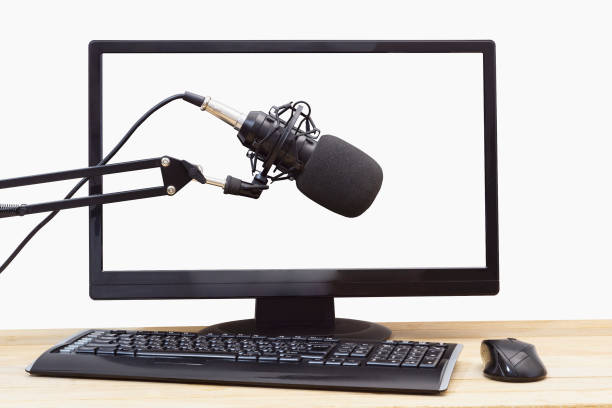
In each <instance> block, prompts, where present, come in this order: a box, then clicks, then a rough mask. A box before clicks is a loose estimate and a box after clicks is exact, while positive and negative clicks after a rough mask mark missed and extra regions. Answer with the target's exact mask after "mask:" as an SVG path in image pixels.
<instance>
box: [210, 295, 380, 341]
mask: <svg viewBox="0 0 612 408" xmlns="http://www.w3.org/2000/svg"><path fill="white" fill-rule="evenodd" d="M202 332H203V333H219V334H220V333H229V334H241V333H242V334H258V335H262V336H281V335H284V336H317V337H335V338H341V339H364V340H366V339H367V340H386V339H388V338H389V336H390V335H391V330H389V329H388V328H386V327H385V326H382V325H380V324H376V323H370V322H366V321H362V320H353V319H339V318H336V316H335V312H334V298H333V297H266V298H257V299H256V301H255V318H254V319H246V320H235V321H232V322H225V323H219V324H216V325H214V326H209V327H207V328H205V329H203V330H202Z"/></svg>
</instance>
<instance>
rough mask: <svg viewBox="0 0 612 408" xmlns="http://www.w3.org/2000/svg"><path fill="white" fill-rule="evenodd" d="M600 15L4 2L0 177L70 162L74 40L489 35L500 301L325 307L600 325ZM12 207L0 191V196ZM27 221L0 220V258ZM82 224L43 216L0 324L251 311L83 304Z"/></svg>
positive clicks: (61, 188)
mask: <svg viewBox="0 0 612 408" xmlns="http://www.w3.org/2000/svg"><path fill="white" fill-rule="evenodd" d="M609 15H610V10H609V6H608V4H607V3H606V2H589V1H583V2H572V3H570V2H559V1H555V2H552V1H550V2H537V3H536V2H520V1H512V2H503V3H502V2H487V1H481V2H474V1H471V2H460V3H458V2H452V1H448V2H441V1H429V2H422V3H414V2H397V3H390V2H384V1H379V2H376V3H375V4H373V3H371V2H355V1H351V2H333V3H332V2H325V3H321V4H317V3H316V2H313V1H310V2H308V3H307V4H306V3H295V4H293V5H292V4H290V3H287V2H278V3H276V4H274V3H270V4H267V5H264V4H262V3H261V2H254V3H249V2H245V3H235V4H232V3H231V2H223V5H220V4H212V3H211V4H206V3H204V2H201V1H198V2H172V3H170V2H155V1H147V2H130V3H127V2H114V1H107V2H105V3H104V5H103V6H102V5H99V4H96V5H93V4H92V5H88V4H87V3H85V2H71V3H68V2H53V3H44V2H28V3H27V4H26V3H23V4H19V3H15V2H14V3H12V4H11V5H10V6H6V5H4V6H3V7H2V11H1V13H0V35H1V36H2V38H3V49H2V54H1V55H2V56H1V57H0V91H1V95H2V99H1V100H0V117H1V120H0V135H1V138H2V155H1V156H0V157H2V161H1V162H0V163H1V165H0V168H1V169H2V172H1V174H2V175H1V177H2V178H5V177H15V176H20V175H27V174H33V173H39V172H45V171H53V170H57V169H63V168H74V167H80V166H84V165H86V164H87V163H86V151H87V136H86V135H87V43H88V42H89V40H91V39H483V38H484V39H489V38H490V39H493V40H495V41H496V43H497V66H498V71H497V73H498V118H499V127H498V130H499V198H500V206H499V207H500V258H501V291H500V294H499V295H498V296H495V297H473V298H466V297H457V298H380V299H339V300H337V301H336V305H337V307H336V312H337V314H338V315H340V316H344V317H353V318H361V319H367V320H375V321H410V320H497V319H572V318H611V317H612V307H611V306H612V305H611V301H610V299H609V291H610V282H611V280H612V279H611V278H610V276H611V273H612V261H611V259H610V249H611V247H612V245H611V244H612V238H611V235H610V231H611V230H612V216H611V213H610V208H612V192H611V187H610V184H611V183H610V178H611V175H612V164H611V163H612V162H611V160H610V156H611V154H612V148H611V147H612V142H611V141H610V138H611V136H612V134H611V129H610V121H609V115H610V108H611V102H610V95H611V94H612V79H611V77H610V72H612V61H611V55H610V45H609V38H610V37H611V36H612V28H610V24H609ZM228 102H229V101H228ZM245 109H249V107H248V106H245ZM341 136H343V135H341ZM69 185H70V184H69V183H63V184H62V183H57V184H52V185H49V186H45V187H39V188H35V189H32V190H29V191H30V192H28V193H25V192H24V193H21V192H20V194H21V195H20V196H19V200H18V201H21V200H22V199H23V200H27V201H29V202H35V201H39V200H40V198H41V197H49V196H52V197H53V196H58V195H60V194H62V193H64V192H65V190H67V188H68V187H69ZM12 197H13V194H8V195H7V194H6V192H2V194H1V195H0V202H5V201H9V202H10V201H13V200H12ZM38 219H39V217H36V216H31V217H28V218H23V219H4V220H2V222H1V224H0V225H1V227H0V228H2V229H1V230H0V256H1V257H2V258H4V256H6V255H8V254H9V253H10V251H11V250H12V249H13V247H14V246H15V245H16V244H17V243H18V242H19V241H20V240H21V238H22V237H23V236H24V235H25V233H26V232H27V231H29V228H30V227H32V226H33V225H35V224H36V222H37V221H38ZM86 219H87V210H86V209H77V210H71V211H67V212H65V213H63V214H60V215H59V216H58V217H57V219H56V220H54V222H53V223H52V224H50V225H49V226H48V227H47V228H45V230H44V231H42V232H41V233H40V235H39V236H37V237H36V238H35V239H34V240H33V241H32V243H31V244H30V245H29V246H28V247H27V249H25V250H24V252H23V253H22V254H21V255H20V256H19V257H18V258H17V259H16V260H15V262H14V263H13V265H12V266H11V267H10V268H9V269H8V270H7V271H5V272H4V273H3V274H2V275H0V307H1V308H2V313H1V314H0V327H2V328H19V327H93V326H126V325H151V324H155V325H162V324H177V325H180V324H207V323H212V322H216V321H222V320H229V319H237V318H245V317H248V316H249V315H250V314H251V313H252V305H253V301H252V300H197V301H191V300H177V301H97V302H94V301H92V300H90V299H89V297H88V276H87V247H88V243H87V222H86Z"/></svg>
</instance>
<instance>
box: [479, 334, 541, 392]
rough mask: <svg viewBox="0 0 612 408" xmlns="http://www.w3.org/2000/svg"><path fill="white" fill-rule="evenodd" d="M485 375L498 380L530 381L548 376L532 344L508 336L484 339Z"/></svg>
mask: <svg viewBox="0 0 612 408" xmlns="http://www.w3.org/2000/svg"><path fill="white" fill-rule="evenodd" d="M480 356H481V357H482V362H483V364H484V375H485V376H487V377H489V378H491V379H493V380H497V381H513V382H528V381H538V380H541V379H542V378H544V377H546V368H545V367H544V364H543V363H542V360H540V357H538V353H537V352H536V349H535V347H534V346H533V345H532V344H529V343H525V342H522V341H519V340H517V339H513V338H508V339H502V340H483V341H482V344H481V345H480Z"/></svg>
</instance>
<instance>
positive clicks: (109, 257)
mask: <svg viewBox="0 0 612 408" xmlns="http://www.w3.org/2000/svg"><path fill="white" fill-rule="evenodd" d="M103 66H104V74H103V81H102V83H103V111H104V116H103V129H104V136H105V137H104V151H105V152H106V151H110V150H111V148H112V147H113V146H114V144H115V143H116V142H117V141H118V140H119V138H120V137H121V136H122V135H123V134H124V133H125V131H126V130H127V129H129V127H130V126H131V124H132V122H134V121H135V120H136V119H137V118H138V117H139V116H140V115H141V114H142V113H143V112H144V111H145V110H146V109H148V108H149V107H150V106H151V105H153V104H154V103H155V102H157V100H161V99H163V98H164V97H166V96H169V95H171V94H173V93H176V92H180V91H182V90H185V89H186V90H191V91H193V92H197V93H200V94H203V95H210V96H212V97H214V98H215V99H219V100H221V101H223V102H225V103H226V104H229V105H231V106H233V107H236V108H237V109H239V110H241V111H243V112H248V111H251V110H261V111H265V112H267V111H268V110H269V109H270V107H271V106H272V105H281V104H284V103H286V102H289V101H298V100H304V101H307V102H308V103H309V104H310V106H311V108H312V116H313V119H314V120H315V123H316V124H317V126H318V127H319V128H320V129H321V131H322V133H323V134H333V135H335V136H338V137H340V138H342V139H344V140H345V141H347V142H349V143H351V144H353V145H355V146H357V147H359V148H360V149H361V150H363V151H365V152H367V153H368V154H369V155H370V156H372V157H373V158H374V159H375V160H376V161H377V162H378V163H379V164H380V166H381V167H382V169H383V172H384V181H383V185H382V188H381V190H380V192H379V195H378V197H377V198H376V200H375V201H374V204H373V205H372V206H371V208H370V209H368V210H367V211H366V212H365V213H364V214H362V215H361V216H359V217H357V218H346V217H343V216H340V215H337V214H335V213H332V212H330V211H329V210H327V209H325V208H323V207H321V206H319V205H317V204H316V203H314V202H312V201H310V200H309V199H307V198H306V197H304V196H303V195H302V194H301V193H300V192H299V191H298V190H297V188H296V187H295V183H294V182H292V181H281V182H277V183H274V184H273V185H272V186H271V188H270V189H269V191H266V192H264V194H262V196H261V198H260V199H259V200H252V199H248V198H242V197H234V196H228V195H223V194H222V193H221V191H220V190H218V189H215V188H212V187H210V186H202V185H199V184H196V183H191V184H190V185H188V186H187V187H186V188H185V189H184V190H182V191H181V192H180V193H179V194H177V195H176V196H174V197H171V198H170V197H162V198H157V199H149V200H145V201H135V202H131V203H121V204H113V205H108V206H106V208H105V217H104V268H105V269H112V270H122V269H126V270H132V269H143V268H144V269H150V270H154V269H171V268H181V269H211V270H214V269H224V270H233V269H302V268H315V269H317V268H414V267H427V268H430V267H483V266H485V211H484V204H485V196H484V185H485V181H484V147H483V144H484V136H483V120H482V116H483V90H482V55H481V54H407V53H389V54H268V53H261V54H179V55H175V54H108V55H104V57H103ZM236 133H237V132H236V131H235V130H233V129H232V128H231V127H229V126H227V125H225V124H224V123H222V122H220V121H218V120H217V119H216V118H214V117H213V116H210V115H208V114H207V113H203V112H199V111H197V110H196V109H194V107H193V106H191V105H188V104H185V103H182V102H175V103H174V104H173V106H169V107H168V108H166V109H165V110H162V111H160V112H158V113H156V114H155V116H153V117H152V118H151V119H149V121H148V122H147V123H146V124H145V125H144V126H143V127H142V129H140V130H139V131H138V133H137V134H136V135H135V136H134V138H133V140H132V141H130V143H129V145H126V147H125V148H124V149H123V150H122V151H121V152H120V153H119V154H118V155H117V156H116V158H115V159H114V161H115V162H117V161H128V160H136V159H144V158H149V157H156V156H162V155H170V156H173V157H176V158H181V159H186V160H188V161H190V162H192V163H199V164H201V165H202V166H203V168H204V170H205V174H206V175H216V176H219V177H223V178H225V175H226V174H232V175H234V176H236V177H240V178H243V179H248V180H250V178H251V174H250V165H249V161H248V159H247V158H246V157H245V153H246V149H245V148H244V147H243V146H242V145H240V143H239V141H238V139H237V138H236ZM159 184H160V175H159V170H155V171H150V172H143V174H133V175H129V176H126V175H123V174H122V175H117V176H111V177H107V178H106V179H105V184H104V186H105V187H104V189H105V192H110V191H119V190H121V189H127V188H134V187H138V186H143V187H144V186H147V187H148V186H155V185H159ZM354 188H356V189H358V188H360V186H359V183H358V182H356V183H355V187H354ZM126 248H129V251H126Z"/></svg>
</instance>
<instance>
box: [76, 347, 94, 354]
mask: <svg viewBox="0 0 612 408" xmlns="http://www.w3.org/2000/svg"><path fill="white" fill-rule="evenodd" d="M76 352H77V353H87V354H93V353H95V352H96V347H89V346H81V347H79V348H78V349H76Z"/></svg>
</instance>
